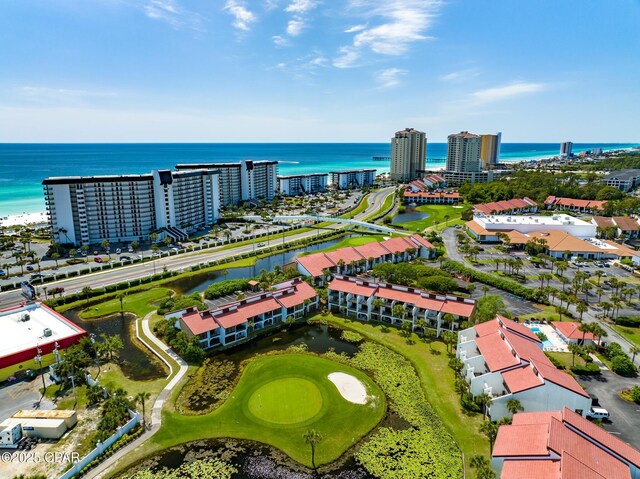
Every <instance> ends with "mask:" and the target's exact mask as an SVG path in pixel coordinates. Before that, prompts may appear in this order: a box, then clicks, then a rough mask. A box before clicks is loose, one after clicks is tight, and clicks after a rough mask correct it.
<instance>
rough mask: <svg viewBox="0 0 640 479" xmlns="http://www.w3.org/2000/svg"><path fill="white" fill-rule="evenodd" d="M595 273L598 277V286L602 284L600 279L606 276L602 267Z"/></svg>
mask: <svg viewBox="0 0 640 479" xmlns="http://www.w3.org/2000/svg"><path fill="white" fill-rule="evenodd" d="M593 275H594V276H595V277H596V278H598V286H600V280H601V279H602V277H603V276H604V271H602V270H601V269H598V270H596V271H594V272H593Z"/></svg>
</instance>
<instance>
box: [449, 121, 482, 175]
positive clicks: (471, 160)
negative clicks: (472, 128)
mask: <svg viewBox="0 0 640 479" xmlns="http://www.w3.org/2000/svg"><path fill="white" fill-rule="evenodd" d="M481 146H482V138H481V137H480V136H479V135H474V134H473V133H469V132H468V131H461V132H460V133H456V134H453V135H449V137H448V140H447V171H451V172H456V173H467V172H468V173H473V172H479V171H480V166H481V163H480V150H481Z"/></svg>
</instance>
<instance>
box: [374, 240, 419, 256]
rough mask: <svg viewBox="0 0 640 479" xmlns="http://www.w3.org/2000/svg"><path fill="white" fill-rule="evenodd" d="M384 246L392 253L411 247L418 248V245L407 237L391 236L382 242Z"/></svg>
mask: <svg viewBox="0 0 640 479" xmlns="http://www.w3.org/2000/svg"><path fill="white" fill-rule="evenodd" d="M382 246H384V247H385V248H386V249H387V250H388V251H389V252H390V253H395V252H396V251H400V252H404V251H406V250H408V249H409V248H416V245H415V244H414V243H412V242H411V241H409V240H408V239H407V238H405V237H397V238H389V239H388V240H384V241H383V242H382Z"/></svg>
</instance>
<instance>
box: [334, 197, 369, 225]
mask: <svg viewBox="0 0 640 479" xmlns="http://www.w3.org/2000/svg"><path fill="white" fill-rule="evenodd" d="M368 207H369V195H365V196H364V198H362V201H360V204H359V205H358V206H356V207H355V209H353V210H351V211H349V212H348V213H345V214H344V215H342V216H340V218H347V219H348V218H353V217H354V216H355V215H357V214H359V213H362V212H363V211H364V210H366V209H367V208H368Z"/></svg>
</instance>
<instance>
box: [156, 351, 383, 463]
mask: <svg viewBox="0 0 640 479" xmlns="http://www.w3.org/2000/svg"><path fill="white" fill-rule="evenodd" d="M335 372H341V373H345V374H348V375H350V376H353V377H354V378H355V379H357V380H358V381H359V382H360V383H362V385H364V387H365V389H366V393H367V398H368V399H367V402H366V404H356V403H353V402H349V401H347V400H346V399H345V398H344V397H342V395H341V394H340V391H339V390H338V388H337V387H336V385H335V384H333V383H332V382H331V381H330V380H329V378H328V376H329V374H331V373H335ZM385 410H386V402H385V397H384V393H383V392H382V390H381V389H380V388H379V387H378V385H377V384H376V383H374V382H373V381H372V380H371V378H369V376H367V375H366V374H365V373H363V372H362V371H359V370H357V369H354V368H352V367H349V366H347V365H345V364H341V363H337V362H335V361H330V360H328V359H324V358H321V357H318V356H312V355H309V354H293V353H292V354H280V355H275V356H263V357H259V358H256V359H254V360H253V361H250V362H249V363H248V364H247V365H246V367H245V369H244V372H243V373H242V376H241V377H240V379H239V380H238V384H237V385H236V387H235V389H234V390H233V391H232V392H231V394H230V395H229V397H228V398H227V400H226V401H225V403H224V404H223V405H222V406H220V407H219V408H218V409H216V410H215V411H213V412H212V413H210V414H206V415H202V416H184V415H182V414H180V413H178V412H175V411H167V410H165V411H164V412H163V416H162V417H163V420H162V429H161V431H160V432H159V433H158V434H157V435H156V436H154V437H153V438H152V439H151V441H153V442H155V443H156V444H157V445H158V446H160V447H162V448H165V447H171V446H174V445H176V444H180V443H184V442H188V441H195V440H199V439H207V438H222V437H231V438H237V439H250V440H253V441H258V442H261V443H264V444H270V445H271V446H274V447H277V448H279V449H280V450H282V451H284V452H285V453H286V454H288V455H289V456H290V457H291V458H293V459H294V460H296V461H298V462H300V463H302V464H304V465H306V466H311V449H310V447H309V444H307V443H306V442H305V440H304V435H305V434H306V433H307V432H308V431H309V430H310V429H315V430H316V431H317V432H319V433H320V435H321V436H322V440H321V441H320V442H319V443H318V444H317V446H316V448H315V462H316V465H320V464H326V463H329V462H331V461H334V460H336V459H338V458H339V457H340V456H341V455H342V454H343V453H344V452H345V451H346V450H347V449H349V448H350V447H352V446H353V445H355V444H356V443H357V442H358V441H359V440H360V439H361V438H362V437H363V436H365V435H366V434H367V433H368V432H369V431H371V429H373V427H375V425H376V424H378V422H379V421H380V420H381V419H382V417H383V416H384V413H385Z"/></svg>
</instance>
